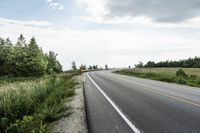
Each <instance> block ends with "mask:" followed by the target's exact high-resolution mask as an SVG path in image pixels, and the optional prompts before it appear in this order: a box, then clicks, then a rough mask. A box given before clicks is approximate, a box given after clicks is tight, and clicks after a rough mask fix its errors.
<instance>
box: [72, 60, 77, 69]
mask: <svg viewBox="0 0 200 133" xmlns="http://www.w3.org/2000/svg"><path fill="white" fill-rule="evenodd" d="M71 65H72V70H73V71H76V70H77V68H76V62H75V61H72V63H71Z"/></svg>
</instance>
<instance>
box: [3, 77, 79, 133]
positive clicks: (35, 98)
mask: <svg viewBox="0 0 200 133" xmlns="http://www.w3.org/2000/svg"><path fill="white" fill-rule="evenodd" d="M75 84H76V83H75V82H74V81H73V80H72V76H71V75H66V74H63V75H55V76H45V77H42V78H28V79H27V78H8V77H4V78H0V132H2V133H3V132H6V133H27V132H34V133H37V132H40V133H43V132H48V129H47V127H46V124H47V123H50V122H52V121H55V120H57V119H59V118H61V117H63V116H67V115H69V113H70V112H68V109H69V107H66V105H65V104H64V103H65V100H67V99H68V97H71V96H73V95H74V93H75V92H74V86H75Z"/></svg>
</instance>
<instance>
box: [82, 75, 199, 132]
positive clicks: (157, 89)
mask: <svg viewBox="0 0 200 133" xmlns="http://www.w3.org/2000/svg"><path fill="white" fill-rule="evenodd" d="M84 86H85V88H84V91H85V92H84V93H85V101H86V113H87V119H88V127H89V132H91V133H133V132H135V133H200V88H193V87H187V86H183V85H177V84H170V83H164V82H160V81H153V80H148V79H142V78H136V77H130V76H124V75H118V74H114V73H111V72H110V71H99V72H90V73H88V74H86V80H85V83H84Z"/></svg>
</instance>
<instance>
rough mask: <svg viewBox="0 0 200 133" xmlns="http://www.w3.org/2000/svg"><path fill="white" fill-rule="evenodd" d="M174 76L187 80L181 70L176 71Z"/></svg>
mask: <svg viewBox="0 0 200 133" xmlns="http://www.w3.org/2000/svg"><path fill="white" fill-rule="evenodd" d="M176 76H177V77H183V78H187V77H188V75H187V74H186V73H185V72H184V71H183V69H182V68H179V69H178V71H176Z"/></svg>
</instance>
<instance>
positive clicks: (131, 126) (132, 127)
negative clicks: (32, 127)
mask: <svg viewBox="0 0 200 133" xmlns="http://www.w3.org/2000/svg"><path fill="white" fill-rule="evenodd" d="M87 76H88V78H89V79H90V81H91V82H92V83H93V84H94V85H95V86H96V87H97V89H98V90H99V91H100V92H101V93H102V94H103V96H104V97H105V98H106V99H107V100H108V102H109V103H110V104H111V105H112V106H113V108H114V109H115V110H116V111H117V112H118V113H119V115H120V116H121V117H122V118H123V119H124V121H125V122H126V123H127V124H128V125H129V127H130V128H131V129H132V130H133V131H134V132H135V133H140V131H139V130H138V129H137V128H136V127H135V126H134V125H133V123H132V122H131V121H130V120H129V119H128V118H127V117H126V116H125V115H124V114H123V113H122V112H121V110H120V109H119V108H118V107H117V105H116V104H115V103H114V102H113V101H112V100H111V98H110V97H109V96H108V95H107V94H106V93H105V92H104V91H103V90H102V89H101V88H100V87H99V86H98V85H97V84H96V83H95V81H94V80H93V79H92V78H91V77H90V75H89V74H88V73H87Z"/></svg>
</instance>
